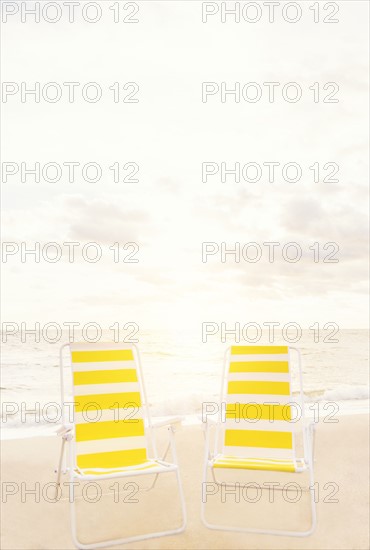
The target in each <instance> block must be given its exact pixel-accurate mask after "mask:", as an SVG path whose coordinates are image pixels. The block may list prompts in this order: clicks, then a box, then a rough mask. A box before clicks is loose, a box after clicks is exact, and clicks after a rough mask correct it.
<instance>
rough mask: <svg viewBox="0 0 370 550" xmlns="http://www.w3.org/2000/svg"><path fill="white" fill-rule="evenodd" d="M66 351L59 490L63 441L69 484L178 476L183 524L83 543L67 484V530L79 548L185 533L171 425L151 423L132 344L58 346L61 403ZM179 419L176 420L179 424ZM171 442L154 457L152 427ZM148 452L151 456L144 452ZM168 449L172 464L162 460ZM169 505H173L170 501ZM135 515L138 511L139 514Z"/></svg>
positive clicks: (183, 503) (59, 474)
mask: <svg viewBox="0 0 370 550" xmlns="http://www.w3.org/2000/svg"><path fill="white" fill-rule="evenodd" d="M66 348H69V351H70V363H71V366H72V369H71V370H72V388H73V408H74V418H73V424H67V423H66V418H65V413H66V409H65V407H64V406H63V414H64V416H63V426H62V428H61V429H60V430H59V433H60V435H61V436H62V449H61V455H60V460H59V467H58V478H57V487H59V486H60V478H61V472H62V470H63V459H64V452H65V443H66V442H67V443H68V444H69V453H68V454H67V465H68V468H65V469H64V471H65V472H67V471H68V473H69V477H70V481H71V482H72V481H75V480H83V481H91V480H93V481H97V480H99V481H100V480H104V479H111V478H112V479H113V478H120V477H129V476H130V477H132V476H142V475H146V474H151V475H153V474H154V475H155V476H156V477H154V483H153V485H152V487H154V485H155V481H156V480H157V477H158V475H159V474H162V473H168V472H173V473H174V474H175V475H176V479H177V485H178V492H179V498H180V504H181V511H182V520H181V521H182V523H181V526H180V527H178V528H176V529H173V530H169V531H161V532H154V533H149V534H142V535H140V534H139V535H137V536H131V537H126V538H120V539H114V540H106V541H103V542H97V543H95V544H92V543H91V544H83V543H81V542H80V541H79V540H78V536H77V525H76V523H77V520H76V509H75V498H74V497H75V495H74V493H73V489H74V486H73V485H71V489H70V491H71V492H70V501H71V528H72V538H73V542H74V543H75V545H76V546H77V547H78V548H101V547H104V546H110V545H113V544H122V543H126V542H134V541H137V540H143V539H147V538H151V537H159V536H164V535H170V534H174V533H180V532H182V531H183V530H184V529H185V525H186V510H185V502H184V496H183V490H182V485H181V480H180V474H179V468H178V465H177V458H176V450H175V445H174V425H175V424H174V423H171V422H170V423H167V422H161V423H159V424H157V425H155V424H154V425H153V423H152V422H151V418H150V413H149V407H148V401H147V397H146V393H145V387H144V383H143V377H142V369H141V362H140V356H139V352H138V349H137V347H136V346H135V345H128V344H117V343H108V344H103V343H96V344H90V343H73V344H66V345H64V346H62V348H61V351H60V374H61V394H62V405H64V404H65V403H66V399H65V380H64V363H65V362H66V361H65V355H66V353H65V351H66ZM178 421H179V419H174V422H178ZM167 424H168V428H169V434H170V441H169V445H168V447H167V451H166V453H165V456H164V457H162V459H161V458H159V457H158V455H157V450H156V444H155V437H154V433H153V428H156V427H159V426H163V425H167ZM150 448H151V449H152V451H153V455H154V456H152V457H149V456H148V450H149V449H150ZM169 449H171V451H172V457H173V462H174V463H169V462H166V461H165V460H164V458H165V457H166V455H167V452H168V450H169ZM169 505H170V506H171V504H170V503H169ZM138 512H139V510H138Z"/></svg>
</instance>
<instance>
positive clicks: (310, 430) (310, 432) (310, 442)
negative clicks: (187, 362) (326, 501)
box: [201, 346, 317, 537]
mask: <svg viewBox="0 0 370 550" xmlns="http://www.w3.org/2000/svg"><path fill="white" fill-rule="evenodd" d="M291 350H294V351H295V352H296V354H297V357H298V368H299V385H300V396H299V405H300V407H301V413H302V436H303V454H304V461H305V464H306V467H307V470H308V472H309V484H310V485H309V488H308V491H310V493H311V526H310V528H309V529H308V530H306V531H288V530H283V529H254V528H249V527H232V526H229V525H221V524H213V523H210V522H209V521H207V519H206V516H205V513H206V502H205V501H204V500H203V490H202V498H201V519H202V522H203V524H204V525H205V526H206V527H208V528H209V529H217V530H222V531H236V532H239V531H240V532H245V533H256V534H265V535H283V536H297V537H307V536H309V535H311V534H312V533H313V532H314V530H315V528H316V522H317V520H316V503H315V492H314V472H313V463H314V434H315V431H314V428H315V425H314V423H312V422H311V423H306V421H305V416H304V395H303V375H302V360H301V352H300V350H299V349H298V348H295V347H293V346H289V347H288V354H289V357H288V360H289V365H290V366H291V356H290V351H291ZM230 352H231V348H230V347H229V348H228V349H227V350H226V352H225V355H224V366H223V374H222V381H221V391H220V400H219V409H218V410H219V411H221V410H222V403H223V402H224V400H225V397H226V384H227V375H228V365H229V357H230ZM211 422H212V423H211ZM211 422H210V421H209V419H206V421H205V455H204V467H203V478H202V489H203V487H204V484H205V483H207V473H208V469H210V470H211V474H212V478H213V481H214V483H216V484H217V485H222V483H220V482H219V481H217V479H216V476H215V473H214V468H213V467H212V461H213V459H214V458H215V456H216V455H217V453H218V448H219V435H220V430H221V423H222V418H221V417H220V414H219V418H218V420H216V421H215V420H213V421H211ZM212 427H214V428H216V434H215V438H214V449H213V453H212V452H211V451H210V430H211V428H212ZM225 469H226V468H225ZM246 470H247V468H246ZM249 471H252V470H249ZM253 471H256V472H257V471H258V470H253ZM269 471H272V470H269ZM272 472H273V471H272ZM223 485H224V486H227V487H236V485H237V483H223ZM261 488H262V489H264V488H265V487H261ZM266 489H267V487H266ZM277 489H278V490H279V488H277Z"/></svg>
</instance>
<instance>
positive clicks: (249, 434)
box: [225, 430, 293, 449]
mask: <svg viewBox="0 0 370 550" xmlns="http://www.w3.org/2000/svg"><path fill="white" fill-rule="evenodd" d="M225 445H226V446H228V447H264V448H267V449H292V446H293V438H292V434H291V433H290V432H272V431H262V430H225Z"/></svg>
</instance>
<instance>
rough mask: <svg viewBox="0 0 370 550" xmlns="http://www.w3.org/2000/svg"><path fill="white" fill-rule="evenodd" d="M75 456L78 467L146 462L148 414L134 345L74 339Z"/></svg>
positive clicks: (117, 466)
mask: <svg viewBox="0 0 370 550" xmlns="http://www.w3.org/2000/svg"><path fill="white" fill-rule="evenodd" d="M69 347H70V353H71V364H72V376H73V380H72V383H73V398H74V423H75V446H74V448H75V462H76V466H77V467H78V468H80V469H84V470H85V469H89V468H97V469H100V468H101V469H104V468H120V467H126V466H133V465H136V464H140V463H142V462H145V460H146V459H147V449H148V446H147V437H146V432H145V426H144V418H145V417H146V416H147V417H148V419H149V412H148V408H147V403H146V397H145V389H144V386H143V381H142V377H141V367H140V359H139V357H138V352H137V349H136V347H135V346H131V345H127V344H122V343H119V344H117V343H108V344H103V343H97V344H90V343H73V344H70V345H69Z"/></svg>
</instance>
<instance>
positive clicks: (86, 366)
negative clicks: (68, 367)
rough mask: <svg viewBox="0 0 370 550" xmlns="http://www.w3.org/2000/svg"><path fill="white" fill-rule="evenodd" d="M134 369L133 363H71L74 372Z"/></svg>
mask: <svg viewBox="0 0 370 550" xmlns="http://www.w3.org/2000/svg"><path fill="white" fill-rule="evenodd" d="M125 369H136V363H135V361H104V362H102V363H99V362H97V363H93V362H91V363H73V370H74V372H83V371H89V370H125Z"/></svg>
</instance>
